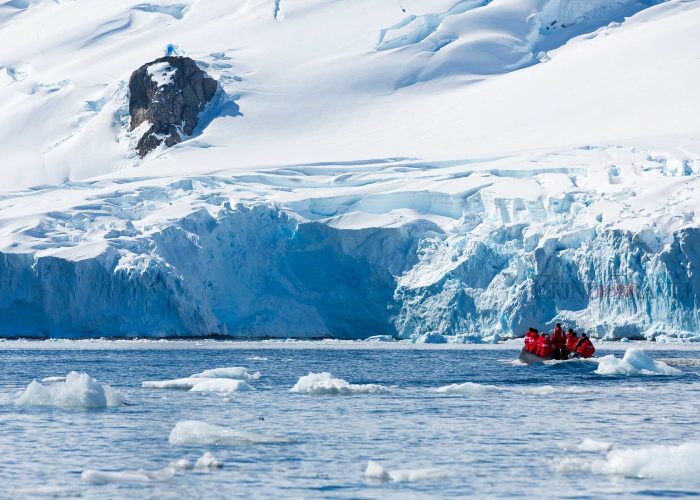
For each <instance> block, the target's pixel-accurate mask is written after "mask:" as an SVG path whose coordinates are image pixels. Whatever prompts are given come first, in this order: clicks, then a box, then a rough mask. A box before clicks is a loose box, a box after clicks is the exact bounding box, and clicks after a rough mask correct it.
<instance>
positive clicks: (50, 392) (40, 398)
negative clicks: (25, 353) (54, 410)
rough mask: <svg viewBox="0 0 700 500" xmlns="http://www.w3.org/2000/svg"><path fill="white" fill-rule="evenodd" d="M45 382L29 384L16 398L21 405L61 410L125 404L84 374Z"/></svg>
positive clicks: (110, 390)
mask: <svg viewBox="0 0 700 500" xmlns="http://www.w3.org/2000/svg"><path fill="white" fill-rule="evenodd" d="M44 380H45V381H46V382H45V383H42V382H37V381H36V380H34V381H32V382H31V383H30V384H29V385H28V386H27V388H26V389H25V390H24V393H22V395H21V396H20V397H19V399H17V402H16V404H17V405H21V406H56V407H62V408H107V407H114V406H123V405H126V401H125V400H124V398H122V397H121V395H120V394H119V393H118V392H117V391H115V390H114V389H112V388H111V387H110V386H108V385H106V384H100V383H99V382H98V381H97V380H95V379H94V378H92V377H91V376H90V375H88V374H87V373H84V372H70V373H69V374H68V375H66V377H65V378H63V377H49V378H47V379H44Z"/></svg>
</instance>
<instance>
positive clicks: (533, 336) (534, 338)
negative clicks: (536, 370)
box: [526, 328, 540, 352]
mask: <svg viewBox="0 0 700 500" xmlns="http://www.w3.org/2000/svg"><path fill="white" fill-rule="evenodd" d="M527 334H528V336H529V337H530V341H529V343H528V344H527V345H526V348H527V351H528V352H536V351H537V342H538V341H539V340H540V336H539V334H538V333H537V330H536V329H535V328H530V331H529V332H528V333H527Z"/></svg>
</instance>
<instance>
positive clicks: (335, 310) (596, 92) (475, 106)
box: [0, 0, 700, 339]
mask: <svg viewBox="0 0 700 500" xmlns="http://www.w3.org/2000/svg"><path fill="white" fill-rule="evenodd" d="M699 25H700V1H697V0H692V1H679V0H670V1H668V2H659V1H651V0H581V1H575V2H573V1H565V0H492V1H489V0H478V1H477V0H462V1H458V0H422V1H417V0H405V1H403V2H399V1H393V0H392V1H386V2H372V1H369V0H353V1H352V2H350V1H338V0H336V1H332V0H298V1H297V0H271V1H269V2H268V1H253V0H249V1H236V2H224V1H218V0H217V1H214V0H209V1H207V2H204V1H192V2H184V3H178V4H165V3H147V4H145V3H140V4H139V3H135V2H132V1H127V0H111V1H106V0H104V1H96V0H92V1H87V0H74V1H69V0H55V1H48V0H25V1H18V0H11V1H5V2H3V3H0V151H1V152H2V156H1V157H2V162H1V164H2V172H1V173H0V180H1V181H2V182H1V183H0V319H2V321H0V334H2V335H18V334H26V335H52V336H82V335H173V334H176V335H202V334H209V333H226V334H233V335H240V336H304V337H308V336H312V337H314V336H338V337H346V338H358V337H367V336H370V335H375V334H391V335H394V336H400V337H417V336H420V335H423V334H426V333H429V332H439V333H442V334H446V335H452V336H454V338H456V339H459V338H472V337H473V336H474V335H476V336H487V335H492V334H500V335H502V334H508V333H511V332H515V333H517V334H519V333H521V330H522V328H523V327H527V326H530V324H538V325H544V324H547V325H549V324H551V323H553V322H555V321H565V322H567V324H572V323H573V324H574V325H576V326H578V327H579V328H585V329H587V330H589V331H592V332H593V333H595V334H597V335H599V336H606V335H607V336H611V337H625V336H649V337H653V336H656V335H660V334H671V335H676V336H695V335H698V332H700V313H698V304H699V303H700V277H699V276H700V270H699V269H700V227H699V224H698V221H697V220H696V218H695V211H696V210H697V207H700V194H699V193H700V190H699V189H700V185H699V184H698V182H700V181H699V180H698V179H699V178H700V142H699V140H700V122H699V121H698V119H697V115H698V110H700V94H699V93H698V92H697V89H696V87H697V84H696V83H697V82H698V81H700V62H699V61H700V59H698V51H699V49H700V32H698V30H697V26H699ZM166 53H171V54H172V53H174V54H186V55H188V56H190V57H192V58H194V59H195V60H196V61H197V62H198V64H199V65H200V67H201V68H202V69H204V70H206V71H207V72H208V73H209V74H210V75H212V76H213V77H215V78H216V79H217V80H218V81H219V83H220V85H221V87H222V88H223V89H224V91H225V93H226V94H225V96H224V97H223V98H222V99H220V100H218V101H217V102H216V103H215V105H212V106H211V107H210V108H209V109H208V110H206V111H205V112H204V113H203V115H202V116H201V117H200V121H201V126H200V127H199V129H198V130H197V131H195V134H194V136H193V137H191V138H190V139H188V140H186V141H184V142H182V143H181V144H178V145H177V146H175V147H173V148H171V149H161V150H157V151H155V152H153V153H151V154H150V155H149V156H147V157H146V158H144V159H143V160H141V159H138V157H137V156H136V155H135V154H134V152H133V146H134V145H135V142H136V141H137V140H138V137H134V134H133V133H130V132H129V131H128V128H129V127H128V123H129V116H128V95H127V87H126V82H127V81H128V78H129V76H130V74H131V72H132V71H133V70H135V69H136V68H138V67H139V66H141V65H142V64H143V63H145V62H147V61H150V60H153V59H155V58H157V57H160V56H162V55H164V54H166Z"/></svg>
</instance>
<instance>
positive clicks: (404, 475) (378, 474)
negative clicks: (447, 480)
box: [365, 460, 448, 483]
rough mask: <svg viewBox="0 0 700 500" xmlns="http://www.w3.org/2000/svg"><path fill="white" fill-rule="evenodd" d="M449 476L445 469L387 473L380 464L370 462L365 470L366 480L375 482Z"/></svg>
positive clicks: (403, 470) (407, 470)
mask: <svg viewBox="0 0 700 500" xmlns="http://www.w3.org/2000/svg"><path fill="white" fill-rule="evenodd" d="M447 475H448V472H447V471H446V470H443V469H436V468H430V469H396V470H390V471H387V470H386V469H384V467H382V466H381V465H380V464H379V463H377V462H375V461H373V460H370V461H369V462H367V468H366V469H365V478H367V479H371V480H374V481H393V482H395V483H402V482H411V481H421V480H425V479H439V478H442V477H445V476H447Z"/></svg>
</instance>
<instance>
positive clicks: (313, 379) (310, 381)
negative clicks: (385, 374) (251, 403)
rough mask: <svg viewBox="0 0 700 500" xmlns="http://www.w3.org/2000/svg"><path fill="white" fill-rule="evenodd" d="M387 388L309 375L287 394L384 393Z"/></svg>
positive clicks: (320, 375) (324, 374) (324, 375)
mask: <svg viewBox="0 0 700 500" xmlns="http://www.w3.org/2000/svg"><path fill="white" fill-rule="evenodd" d="M386 390H387V388H386V387H384V386H383V385H378V384H351V383H350V382H348V381H346V380H343V379H342V378H334V377H333V376H332V375H331V374H330V373H328V372H323V373H313V372H312V373H309V374H308V375H305V376H303V377H300V378H299V380H298V381H297V383H296V384H294V387H292V388H291V389H290V390H289V392H296V393H300V394H358V393H376V392H384V391H386Z"/></svg>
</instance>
